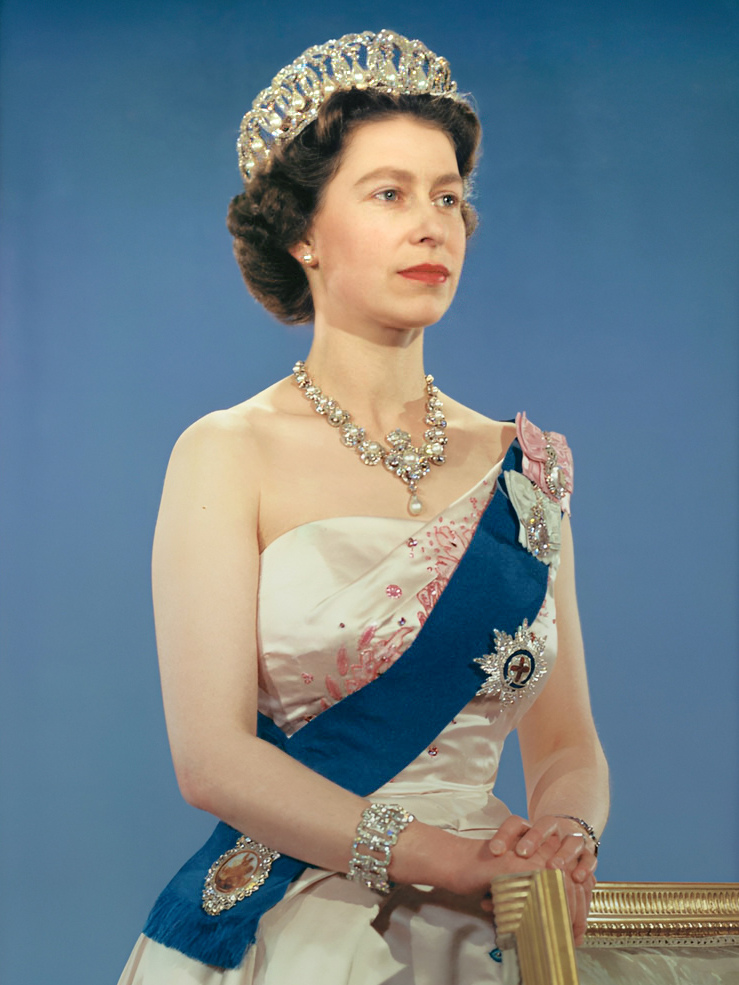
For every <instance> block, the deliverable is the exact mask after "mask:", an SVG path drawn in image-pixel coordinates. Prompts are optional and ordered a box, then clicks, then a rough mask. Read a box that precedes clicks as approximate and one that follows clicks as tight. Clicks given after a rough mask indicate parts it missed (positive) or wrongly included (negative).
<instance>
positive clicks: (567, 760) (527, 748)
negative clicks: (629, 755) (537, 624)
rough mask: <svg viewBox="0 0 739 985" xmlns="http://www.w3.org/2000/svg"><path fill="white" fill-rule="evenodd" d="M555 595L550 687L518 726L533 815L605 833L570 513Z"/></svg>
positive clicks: (602, 765)
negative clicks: (571, 818)
mask: <svg viewBox="0 0 739 985" xmlns="http://www.w3.org/2000/svg"><path fill="white" fill-rule="evenodd" d="M554 597H555V605H556V612H557V636H558V640H557V661H556V663H555V666H554V669H553V671H552V674H551V677H550V679H549V681H548V682H547V685H546V687H545V688H544V689H543V691H542V693H541V694H540V695H539V697H538V699H537V700H536V701H535V702H534V704H533V706H532V707H531V709H530V710H529V711H528V712H527V714H526V715H525V716H524V718H523V720H522V721H521V723H520V725H519V727H518V734H519V741H520V744H521V755H522V758H523V764H524V772H525V775H526V790H527V795H528V804H529V817H530V818H531V819H532V820H533V821H534V822H536V821H537V820H538V819H539V818H542V817H547V816H551V815H554V814H572V815H575V816H577V817H582V818H584V819H585V820H586V821H588V823H589V824H591V825H592V826H593V827H594V828H595V830H596V832H598V834H600V833H601V832H602V831H603V828H604V827H605V823H606V819H607V817H608V802H609V796H608V767H607V765H606V760H605V756H604V755H603V750H602V748H601V745H600V741H599V740H598V735H597V733H596V731H595V724H594V722H593V716H592V712H591V709H590V697H589V694H588V684H587V676H586V672H585V654H584V650H583V642H582V633H581V631H580V616H579V614H578V610H577V597H576V593H575V564H574V554H573V547H572V532H571V529H570V523H569V520H568V518H567V517H565V518H563V523H562V555H561V562H560V569H559V572H558V574H557V581H556V584H555V590H554ZM578 830H581V829H578Z"/></svg>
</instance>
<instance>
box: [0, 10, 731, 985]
mask: <svg viewBox="0 0 739 985" xmlns="http://www.w3.org/2000/svg"><path fill="white" fill-rule="evenodd" d="M1 26H2V40H1V45H2V48H1V49H0V56H1V57H2V69H1V71H2V76H1V84H2V138H3V139H2V162H1V163H2V170H1V175H2V193H3V225H2V274H1V276H2V282H1V284H0V287H1V288H2V316H3V324H2V351H1V355H0V358H1V364H0V371H1V373H2V396H1V398H0V399H1V400H2V405H1V406H0V414H1V416H0V422H1V428H2V455H3V467H2V478H1V481H2V490H1V491H2V510H1V515H2V525H3V528H2V545H3V551H2V556H3V569H2V572H3V573H2V585H1V586H0V587H1V588H2V596H1V603H0V604H1V605H2V682H1V684H0V733H1V734H0V739H1V745H0V757H1V758H0V764H1V769H2V774H1V776H0V796H1V797H2V804H1V807H0V873H1V874H2V875H1V876H0V879H2V893H0V954H1V957H0V978H1V979H2V981H3V983H5V985H41V983H47V982H51V981H54V982H60V983H63V982H72V981H74V982H75V983H76V985H88V983H89V985H100V983H101V982H115V981H116V980H117V976H118V973H119V971H120V968H121V967H122V965H123V963H124V961H125V958H126V956H127V954H128V951H129V949H130V948H131V946H132V944H133V942H134V939H135V937H136V934H137V933H138V932H139V929H140V927H141V926H142V924H143V921H144V918H145V916H146V913H147V911H148V908H149V906H150V904H151V902H152V901H153V899H154V898H155V895H156V894H157V892H158V891H159V889H160V888H161V887H162V885H163V884H164V882H165V881H166V880H167V879H168V878H169V877H170V875H171V874H172V873H173V872H174V871H175V869H176V868H177V867H178V866H179V865H180V863H181V862H182V861H183V860H184V859H185V858H186V857H187V856H188V855H189V854H190V852H191V851H192V850H193V849H194V848H196V847H198V846H199V845H200V843H201V840H202V839H203V837H204V836H205V834H206V833H207V832H208V831H209V830H210V827H211V820H210V819H209V818H208V817H206V816H203V815H201V814H199V813H198V812H197V811H195V810H193V809H191V808H189V807H188V806H186V805H185V804H184V802H183V801H181V799H180V797H179V794H178V791H177V789H176V785H175V781H174V778H173V774H172V769H171V764H170V759H169V752H168V748H167V742H166V735H165V729H164V722H163V715H162V711H161V699H160V694H159V682H158V675H157V667H156V657H155V649H154V637H153V626H152V617H151V607H150V599H149V572H148V567H149V549H150V540H151V533H152V529H153V525H154V520H155V516H156V510H157V503H158V497H159V492H160V488H161V482H162V478H163V474H164V468H165V465H166V461H167V456H168V453H169V450H170V448H171V446H172V444H173V442H174V441H175V439H176V437H177V435H178V434H179V433H180V431H182V430H183V429H184V428H185V427H186V426H187V425H188V424H189V423H190V422H191V421H192V420H194V419H195V418H197V417H199V416H201V415H202V414H204V413H206V412H207V411H209V410H211V409H214V408H216V407H223V406H227V405H230V404H233V403H236V402H238V401H240V400H242V399H244V398H245V397H246V396H248V395H249V394H251V393H254V392H256V391H257V390H259V389H261V388H263V387H265V386H266V385H268V384H269V383H271V382H273V381H274V380H275V379H277V378H278V377H280V376H283V375H286V374H287V373H288V372H289V369H290V367H291V366H292V364H293V362H294V360H295V359H296V358H298V357H301V356H303V355H304V354H305V353H306V351H307V346H308V336H307V334H306V331H305V330H286V329H284V328H282V327H280V326H279V325H278V324H276V323H275V322H273V321H272V320H271V319H270V318H269V317H268V316H267V315H266V314H264V313H263V312H262V311H261V310H260V309H259V308H258V306H257V305H256V304H255V303H254V302H253V301H252V300H251V299H250V298H249V296H248V295H247V294H246V291H245V290H244V288H243V286H242V283H241V280H240V277H239V274H238V271H237V268H236V266H235V263H234V262H233V259H232V257H231V252H230V250H231V247H230V242H229V237H228V235H227V233H226V230H225V226H224V214H225V209H226V205H227V202H228V200H229V198H230V197H231V196H232V195H233V194H235V193H237V192H238V191H239V175H238V171H237V167H236V156H235V152H234V141H235V135H236V131H237V127H238V123H239V121H240V118H241V115H242V114H243V112H244V111H245V110H246V109H247V108H248V106H249V104H250V102H251V99H252V98H253V97H254V95H255V94H256V93H257V91H258V90H259V89H261V88H262V87H263V86H264V85H266V84H267V83H268V82H269V80H270V79H271V78H272V76H273V74H274V73H275V72H276V71H277V70H278V69H279V68H280V67H281V66H283V65H284V64H286V63H287V62H289V61H291V60H292V59H293V58H294V57H296V56H297V55H298V54H299V53H300V52H301V51H302V50H303V49H304V48H306V47H307V46H308V45H310V44H314V43H317V42H321V41H324V40H326V39H327V38H329V37H335V36H338V35H340V34H343V33H345V32H348V31H358V30H362V29H365V28H370V29H373V30H378V29H379V28H380V27H383V26H387V27H392V28H394V29H396V30H398V31H401V32H403V33H404V34H406V35H409V36H411V37H420V38H422V39H423V40H424V41H425V42H426V43H427V44H428V45H429V46H430V47H431V48H433V49H434V50H436V51H438V52H440V53H443V54H444V55H446V56H447V57H448V58H449V60H450V62H451V65H452V68H453V71H454V74H455V77H456V78H457V79H458V81H459V84H460V87H461V88H462V89H464V90H468V91H472V92H473V93H474V94H475V96H476V98H477V102H478V105H479V110H480V115H481V117H482V120H483V124H484V126H485V144H484V157H483V160H482V165H481V168H480V175H479V180H478V183H477V205H478V207H479V210H480V212H481V215H482V224H481V226H480V229H479V231H478V233H477V234H476V236H475V238H474V240H473V241H472V244H471V247H470V253H469V259H468V264H467V270H466V278H465V279H463V283H462V288H461V290H460V293H459V296H458V298H457V300H456V302H455V305H454V307H453V308H452V310H451V312H450V313H449V314H448V316H447V317H446V318H445V319H444V321H443V322H442V323H441V324H440V325H438V326H435V327H433V328H432V329H431V330H430V331H429V332H428V353H427V365H428V368H429V370H430V371H431V372H433V373H435V374H436V376H437V379H438V381H439V383H440V385H441V386H442V387H443V388H444V389H445V390H447V391H449V392H451V393H453V394H455V395H456V396H458V397H462V398H463V399H465V400H466V401H467V402H468V403H470V404H471V405H472V406H474V407H476V408H477V409H479V410H481V411H483V412H485V413H487V414H489V415H491V416H495V417H510V416H512V414H513V413H515V411H516V410H517V409H526V410H527V411H528V414H529V416H530V417H531V418H532V419H533V420H534V421H536V422H538V423H540V424H542V425H545V426H549V427H551V428H554V429H556V430H561V431H563V432H565V433H566V434H567V435H568V437H569V439H570V443H571V445H572V447H573V449H574V453H575V462H576V493H575V498H574V524H575V535H576V541H577V545H578V565H579V567H578V574H579V594H580V603H581V610H582V620H583V624H584V629H585V633H586V641H587V644H588V655H589V667H590V679H591V689H592V696H593V703H594V706H595V713H596V718H597V721H598V724H599V728H600V731H601V734H602V737H603V742H604V744H605V747H606V751H607V753H608V755H609V759H610V762H611V765H612V770H613V795H614V803H613V813H612V818H611V822H610V825H609V828H608V831H607V833H606V837H605V840H604V850H603V853H602V864H601V867H600V873H601V876H602V877H603V878H606V879H608V878H610V879H632V880H681V881H682V880H694V881H703V880H717V881H727V880H739V837H738V836H739V789H738V787H737V782H736V777H737V766H738V765H739V763H738V762H737V760H738V759H739V755H738V746H739V743H738V742H737V723H738V716H737V710H736V699H737V677H738V676H739V670H738V665H737V654H738V652H739V648H738V647H737V611H736V608H737V607H736V602H737V598H738V597H739V593H738V588H739V585H738V572H737V510H736V498H737V495H736V491H737V480H738V479H739V475H738V471H739V470H738V468H737V465H738V463H737V453H738V449H739V440H738V435H737V420H738V416H739V415H738V414H737V366H738V359H737V335H738V333H737V282H736V272H737V260H738V259H739V257H738V253H739V248H738V235H737V228H738V226H737V220H738V219H739V215H738V212H739V202H738V195H737V189H738V188H739V182H738V181H737V178H738V177H739V175H738V174H737V171H738V170H739V169H738V168H737V142H738V136H739V111H738V108H737V80H738V76H739V71H738V59H737V51H739V47H738V42H739V37H738V35H739V31H738V30H737V29H738V27H739V7H738V6H737V3H736V2H735V0H623V2H619V3H615V2H609V0H559V2H554V0H552V2H548V3H547V2H545V0H539V2H535V0H518V2H516V0H499V2H495V3H490V2H481V0H476V2H472V3H468V4H466V5H463V6H456V7H454V8H452V7H450V5H449V4H446V3H444V4H442V3H440V2H436V3H435V2H433V0H432V2H431V3H428V2H423V3H421V2H406V3H402V4H398V3H397V2H394V0H393V2H389V0H372V2H371V3H369V2H366V0H358V2H355V3H353V4H352V5H351V7H350V6H349V5H346V4H343V3H336V2H334V0H331V2H328V3H324V4H322V5H318V4H306V3H303V2H297V0H283V2H282V3H280V4H274V3H272V2H258V0H241V2H225V0H224V2H215V0H214V2H206V0H199V2H198V0H192V2H176V0H155V2H143V0H131V2H128V3H127V4H122V3H120V2H113V0H98V2H92V0H90V2H86V0H79V2H71V0H6V2H5V3H4V4H3V5H2V24H1ZM213 727H214V728H217V727H218V723H217V722H214V723H213ZM515 767H516V763H515V756H514V757H513V761H512V764H509V765H508V766H507V767H506V769H505V772H504V774H503V776H502V779H501V786H502V788H503V789H504V791H505V794H506V796H507V797H508V798H509V800H510V802H511V805H512V806H513V807H514V808H518V809H523V805H522V799H521V784H520V780H519V779H518V776H517V772H516V768H515Z"/></svg>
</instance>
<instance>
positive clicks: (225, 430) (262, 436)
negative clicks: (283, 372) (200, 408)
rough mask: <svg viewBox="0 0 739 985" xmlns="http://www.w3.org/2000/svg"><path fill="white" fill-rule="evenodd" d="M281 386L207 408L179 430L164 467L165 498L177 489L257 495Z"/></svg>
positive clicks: (219, 495) (224, 496) (203, 494)
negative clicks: (221, 406)
mask: <svg viewBox="0 0 739 985" xmlns="http://www.w3.org/2000/svg"><path fill="white" fill-rule="evenodd" d="M280 386H281V383H277V384H274V386H271V387H268V388H267V389H266V390H263V391H262V392H261V393H258V394H256V395H255V396H253V397H250V398H249V399H248V400H245V401H243V402H242V403H239V404H236V405H235V406H233V407H229V408H226V409H224V410H216V411H212V412H211V413H209V414H206V415H205V416H204V417H201V418H200V419H199V420H197V421H195V422H194V423H193V424H191V425H190V426H189V427H188V428H187V429H186V430H185V431H183V433H182V434H181V435H180V437H179V438H178V439H177V442H176V443H175V446H174V448H173V450H172V454H171V457H170V460H169V465H168V467H167V476H166V479H165V484H164V498H165V500H166V499H167V498H171V496H172V494H173V493H175V492H177V491H179V492H180V493H181V494H183V495H188V496H197V497H199V498H201V499H204V498H207V499H209V500H211V501H214V500H215V501H220V502H226V501H227V500H228V499H229V498H233V499H239V500H241V501H242V502H245V501H248V500H254V499H258V496H259V477H260V474H261V471H262V468H261V465H262V460H263V455H262V449H263V448H264V446H265V442H266V440H267V437H268V434H269V432H270V430H271V429H272V427H273V422H274V420H275V418H276V417H279V391H280Z"/></svg>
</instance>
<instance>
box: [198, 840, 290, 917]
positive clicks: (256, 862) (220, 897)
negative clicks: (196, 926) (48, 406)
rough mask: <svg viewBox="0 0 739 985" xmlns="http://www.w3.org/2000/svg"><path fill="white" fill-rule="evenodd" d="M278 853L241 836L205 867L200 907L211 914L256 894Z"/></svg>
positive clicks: (228, 908) (227, 908)
mask: <svg viewBox="0 0 739 985" xmlns="http://www.w3.org/2000/svg"><path fill="white" fill-rule="evenodd" d="M279 857H280V856H279V853H278V852H273V851H272V849H271V848H267V846H266V845H262V844H261V843H260V842H258V841H252V839H251V838H248V837H247V836H246V835H242V836H241V837H240V838H239V840H238V841H237V842H236V845H235V847H234V848H232V849H231V850H230V851H228V852H224V853H223V855H221V856H220V857H219V858H217V859H216V861H215V862H214V863H213V865H211V867H210V868H209V869H208V875H207V876H206V877H205V886H204V887H203V909H204V910H205V912H206V913H209V914H210V915H211V916H217V915H218V914H219V913H222V912H223V910H230V909H231V907H232V906H235V905H236V904H237V903H238V902H239V901H240V900H242V899H245V898H246V897H247V896H251V894H252V893H255V892H256V891H257V890H258V889H259V887H260V886H261V885H262V884H263V883H264V880H265V879H266V878H267V876H268V875H269V870H270V869H271V868H272V863H273V862H274V861H275V859H277V858H279Z"/></svg>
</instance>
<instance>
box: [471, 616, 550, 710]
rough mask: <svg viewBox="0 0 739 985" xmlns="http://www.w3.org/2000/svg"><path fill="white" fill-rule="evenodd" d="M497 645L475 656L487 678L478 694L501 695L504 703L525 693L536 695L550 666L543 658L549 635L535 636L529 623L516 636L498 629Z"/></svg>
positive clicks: (522, 626)
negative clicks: (489, 651) (481, 655)
mask: <svg viewBox="0 0 739 985" xmlns="http://www.w3.org/2000/svg"><path fill="white" fill-rule="evenodd" d="M494 635H495V646H494V648H493V652H492V653H486V654H485V656H483V657H475V663H478V664H480V666H481V667H482V669H483V670H484V671H485V674H486V680H485V681H484V682H483V683H482V685H481V686H480V689H479V690H478V692H477V694H478V696H483V695H490V696H492V697H495V698H500V700H501V702H502V703H503V704H504V705H511V704H513V703H514V702H515V701H516V700H517V699H518V698H520V697H522V696H523V695H524V694H533V693H534V692H535V691H536V689H537V686H538V684H539V682H540V681H541V679H542V678H543V677H544V675H545V673H546V670H547V665H546V661H545V660H544V646H545V644H546V641H547V640H546V636H535V635H534V633H532V632H531V631H530V630H529V623H528V620H527V619H524V621H523V624H522V625H521V626H519V628H518V629H517V630H516V634H515V636H509V635H508V633H502V632H500V630H498V629H496V630H495V633H494Z"/></svg>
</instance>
